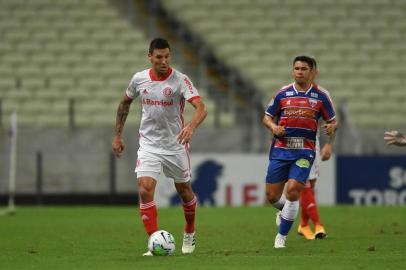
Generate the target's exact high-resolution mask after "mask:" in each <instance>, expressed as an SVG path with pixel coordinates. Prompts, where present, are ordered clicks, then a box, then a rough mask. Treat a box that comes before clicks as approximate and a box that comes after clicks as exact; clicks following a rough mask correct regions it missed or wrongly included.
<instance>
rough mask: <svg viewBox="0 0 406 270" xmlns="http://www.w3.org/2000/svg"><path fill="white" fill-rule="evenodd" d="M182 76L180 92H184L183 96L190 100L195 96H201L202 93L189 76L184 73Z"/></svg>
mask: <svg viewBox="0 0 406 270" xmlns="http://www.w3.org/2000/svg"><path fill="white" fill-rule="evenodd" d="M180 78H181V81H180V92H181V93H182V96H183V97H184V98H185V99H186V100H187V101H189V102H190V101H192V100H193V99H195V98H199V97H200V95H199V93H198V92H197V89H196V88H195V87H194V85H193V83H192V82H191V81H190V79H189V78H188V76H186V75H183V76H181V77H180Z"/></svg>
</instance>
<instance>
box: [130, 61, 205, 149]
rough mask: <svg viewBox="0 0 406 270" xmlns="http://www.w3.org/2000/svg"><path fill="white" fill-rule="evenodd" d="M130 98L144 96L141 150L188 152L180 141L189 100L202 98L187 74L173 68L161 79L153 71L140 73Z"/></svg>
mask: <svg viewBox="0 0 406 270" xmlns="http://www.w3.org/2000/svg"><path fill="white" fill-rule="evenodd" d="M126 95H127V96H128V97H129V98H131V99H134V98H136V97H140V101H141V104H142V117H141V123H140V130H139V132H140V148H142V149H145V150H146V151H150V152H153V153H158V154H174V153H178V152H181V151H185V146H184V145H182V144H180V143H179V142H178V141H177V138H176V137H177V135H178V134H179V132H180V131H181V129H182V128H183V126H184V121H183V115H182V114H183V111H184V108H185V100H187V101H188V102H190V101H192V100H193V99H196V98H200V96H199V93H198V92H197V89H196V88H195V87H194V86H193V84H192V82H191V81H190V80H189V78H188V77H187V76H186V75H185V74H183V73H181V72H179V71H177V70H176V69H172V68H169V69H168V72H167V74H165V76H164V77H163V78H162V79H160V80H157V79H156V78H155V77H154V75H153V73H152V69H146V70H143V71H141V72H137V73H135V74H134V76H133V77H132V79H131V82H130V84H129V86H128V88H127V91H126Z"/></svg>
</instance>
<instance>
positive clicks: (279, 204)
mask: <svg viewBox="0 0 406 270" xmlns="http://www.w3.org/2000/svg"><path fill="white" fill-rule="evenodd" d="M285 202H286V197H285V194H283V193H282V195H281V197H280V198H279V200H278V201H277V202H276V203H273V204H272V205H273V207H275V208H276V209H279V210H282V208H283V206H284V205H285Z"/></svg>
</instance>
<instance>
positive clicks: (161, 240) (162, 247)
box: [148, 230, 175, 256]
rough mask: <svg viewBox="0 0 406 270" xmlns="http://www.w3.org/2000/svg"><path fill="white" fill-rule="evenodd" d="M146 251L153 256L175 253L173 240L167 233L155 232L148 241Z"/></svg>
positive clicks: (162, 231)
mask: <svg viewBox="0 0 406 270" xmlns="http://www.w3.org/2000/svg"><path fill="white" fill-rule="evenodd" d="M148 249H149V251H151V252H152V254H154V255H155V256H168V255H172V254H173V252H174V251H175V238H174V237H173V235H172V234H170V233H169V232H167V231H164V230H159V231H156V232H154V233H153V234H151V236H150V237H149V239H148Z"/></svg>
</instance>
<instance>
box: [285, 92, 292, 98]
mask: <svg viewBox="0 0 406 270" xmlns="http://www.w3.org/2000/svg"><path fill="white" fill-rule="evenodd" d="M285 95H286V96H287V97H291V96H293V95H294V93H293V91H286V94H285Z"/></svg>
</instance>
